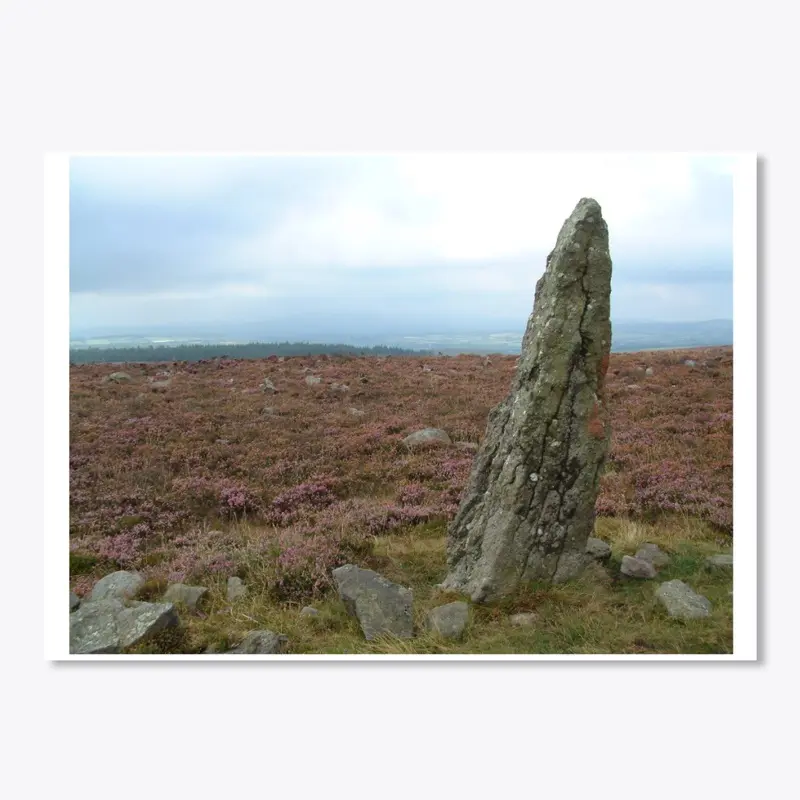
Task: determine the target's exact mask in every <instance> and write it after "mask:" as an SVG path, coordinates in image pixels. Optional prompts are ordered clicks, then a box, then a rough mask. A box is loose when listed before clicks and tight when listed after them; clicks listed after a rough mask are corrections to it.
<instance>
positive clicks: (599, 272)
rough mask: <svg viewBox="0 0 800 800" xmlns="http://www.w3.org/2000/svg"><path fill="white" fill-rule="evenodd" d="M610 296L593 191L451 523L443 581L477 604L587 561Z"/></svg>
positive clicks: (568, 237)
mask: <svg viewBox="0 0 800 800" xmlns="http://www.w3.org/2000/svg"><path fill="white" fill-rule="evenodd" d="M610 295H611V257H610V254H609V242H608V228H607V226H606V223H605V221H604V220H603V217H602V213H601V209H600V206H599V205H598V204H597V202H595V201H594V200H591V199H587V198H584V199H582V200H581V201H580V202H579V203H578V204H577V206H576V207H575V209H574V210H573V212H572V214H571V215H570V217H569V219H567V220H566V221H565V223H564V225H563V227H562V228H561V231H560V232H559V234H558V239H557V241H556V246H555V248H554V249H553V251H552V252H551V253H550V255H549V256H548V258H547V264H546V269H545V272H544V275H542V277H541V278H540V279H539V280H538V282H537V284H536V296H535V300H534V307H533V313H532V314H531V315H530V317H529V318H528V323H527V328H526V331H525V336H524V338H523V341H522V352H521V356H520V364H519V368H518V369H517V370H516V372H515V373H514V377H513V379H512V385H511V390H510V392H509V394H508V395H507V397H506V398H505V399H504V400H503V401H502V402H501V403H500V404H499V405H497V406H496V407H495V408H494V409H493V410H492V412H491V413H490V415H489V420H488V425H487V427H486V433H485V436H484V438H483V441H482V443H481V447H480V449H479V450H478V453H477V456H476V461H475V468H474V469H473V471H472V474H471V475H470V478H469V481H468V483H467V486H466V487H465V489H464V492H463V494H462V499H461V504H460V507H459V509H458V512H457V513H456V516H455V519H454V520H453V522H452V523H451V524H450V527H449V529H448V542H447V566H448V575H447V577H446V578H445V581H444V583H445V586H446V588H447V589H450V590H453V591H457V592H461V593H464V594H468V595H469V596H470V598H471V599H472V601H473V602H476V603H484V602H491V601H493V600H497V599H499V598H501V597H505V596H508V595H510V594H513V593H514V592H515V591H516V590H517V589H518V588H519V587H520V586H523V585H528V584H530V583H533V582H544V583H561V582H563V581H565V580H568V579H570V578H573V577H575V576H577V575H579V574H580V572H581V571H582V570H583V569H584V568H585V566H586V561H587V559H586V554H585V552H584V551H585V549H586V541H587V539H588V538H589V536H590V534H591V532H592V530H593V528H594V520H595V511H594V509H595V503H596V501H597V495H598V491H599V488H600V487H599V476H600V473H601V467H602V465H603V464H604V463H605V459H606V454H607V452H608V445H609V438H610V424H609V413H608V409H607V407H606V401H605V396H604V384H605V374H606V370H607V368H608V362H609V348H610V344H611V323H610V318H609V311H610ZM567 464H569V470H568V471H566V472H565V465H567ZM534 475H535V476H536V478H535V480H533V479H532V477H531V476H534Z"/></svg>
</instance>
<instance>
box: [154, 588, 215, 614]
mask: <svg viewBox="0 0 800 800" xmlns="http://www.w3.org/2000/svg"><path fill="white" fill-rule="evenodd" d="M207 592H208V589H206V587H205V586H187V585H186V584H184V583H173V584H170V585H169V586H168V587H167V591H166V592H164V598H163V599H164V602H165V603H182V604H183V605H185V606H186V608H188V609H189V610H190V611H196V610H197V604H198V603H199V602H200V600H202V598H203V596H204V595H205V594H206V593H207Z"/></svg>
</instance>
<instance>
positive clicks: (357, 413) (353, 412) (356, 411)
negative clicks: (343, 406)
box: [347, 408, 365, 417]
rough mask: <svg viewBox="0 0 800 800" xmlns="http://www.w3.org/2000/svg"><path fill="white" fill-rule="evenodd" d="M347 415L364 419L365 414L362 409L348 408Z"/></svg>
mask: <svg viewBox="0 0 800 800" xmlns="http://www.w3.org/2000/svg"><path fill="white" fill-rule="evenodd" d="M347 413H348V414H350V415H351V416H353V417H363V416H364V413H365V412H363V411H362V410H361V409H360V408H348V409H347Z"/></svg>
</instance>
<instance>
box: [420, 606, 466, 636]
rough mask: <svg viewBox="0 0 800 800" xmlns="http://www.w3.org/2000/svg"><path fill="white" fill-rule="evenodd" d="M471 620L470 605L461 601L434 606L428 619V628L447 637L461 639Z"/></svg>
mask: <svg viewBox="0 0 800 800" xmlns="http://www.w3.org/2000/svg"><path fill="white" fill-rule="evenodd" d="M468 620H469V606H468V605H467V604H466V603H463V602H461V601H456V602H455V603H447V605H444V606H438V607H437V608H434V609H433V610H432V611H431V612H430V613H429V614H428V619H427V624H428V628H429V629H430V630H432V631H436V633H438V634H439V635H440V636H442V637H443V638H445V639H460V638H461V637H462V636H463V635H464V629H465V628H466V627H467V621H468Z"/></svg>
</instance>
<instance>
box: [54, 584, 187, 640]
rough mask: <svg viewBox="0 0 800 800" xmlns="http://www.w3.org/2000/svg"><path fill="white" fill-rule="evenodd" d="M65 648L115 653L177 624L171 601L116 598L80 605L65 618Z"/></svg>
mask: <svg viewBox="0 0 800 800" xmlns="http://www.w3.org/2000/svg"><path fill="white" fill-rule="evenodd" d="M69 623H70V625H69V651H70V653H76V654H91V653H119V652H120V651H121V650H122V649H124V648H126V647H131V646H132V645H135V644H138V643H139V642H142V641H144V640H146V639H148V638H149V637H151V636H153V635H154V634H156V633H158V632H159V631H162V630H164V629H165V628H167V627H170V626H173V625H177V624H178V615H177V613H176V612H175V607H174V606H173V605H172V604H171V603H136V602H134V603H132V604H131V606H130V607H126V606H125V604H124V603H123V602H122V600H119V599H118V598H116V597H105V598H103V599H101V600H92V601H90V602H84V603H82V604H81V606H80V608H78V610H77V611H75V612H73V613H72V614H70V617H69Z"/></svg>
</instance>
